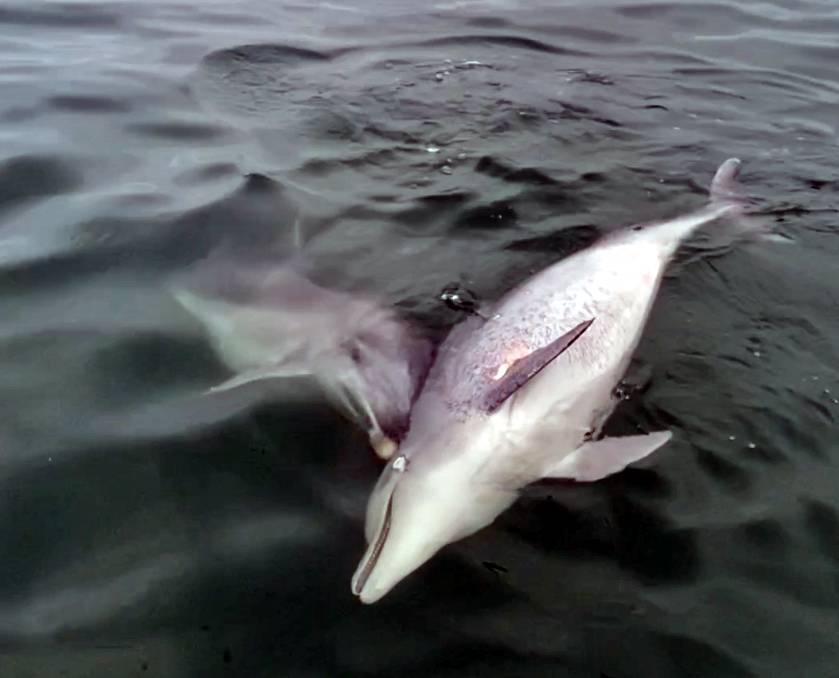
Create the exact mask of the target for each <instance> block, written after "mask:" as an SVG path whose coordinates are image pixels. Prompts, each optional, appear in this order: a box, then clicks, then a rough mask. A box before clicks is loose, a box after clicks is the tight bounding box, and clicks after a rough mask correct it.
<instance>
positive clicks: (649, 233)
mask: <svg viewBox="0 0 839 678" xmlns="http://www.w3.org/2000/svg"><path fill="white" fill-rule="evenodd" d="M739 169H740V162H739V161H738V160H736V159H733V158H732V159H729V160H727V161H726V162H724V163H723V164H722V165H721V166H720V168H719V169H718V170H717V173H716V175H715V176H714V179H713V182H712V183H711V190H710V193H711V200H710V203H709V204H708V205H707V206H706V207H704V208H703V209H700V210H697V211H695V212H692V213H690V214H687V215H685V216H682V217H679V218H676V219H673V220H669V221H663V222H657V223H649V224H643V225H637V226H634V227H632V228H631V229H628V230H626V231H621V232H619V233H615V234H611V235H609V236H606V237H604V238H603V239H602V240H601V241H600V242H599V243H596V244H595V245H593V246H592V247H590V248H588V249H586V250H583V251H581V252H578V253H576V254H574V255H572V256H570V257H568V258H566V259H563V260H562V261H560V262H558V263H556V264H554V265H552V266H550V267H548V268H547V269H545V270H543V271H542V272H540V273H538V274H537V275H535V276H533V277H532V278H530V279H529V280H527V281H525V282H524V283H523V284H521V285H520V286H519V287H517V288H516V289H514V290H512V291H511V292H509V293H508V294H507V295H506V296H504V297H503V298H502V299H500V300H499V301H498V302H497V303H496V304H495V305H494V306H493V307H491V308H489V309H488V310H483V309H482V311H483V312H482V314H481V315H480V316H475V315H472V316H470V317H469V319H468V320H466V321H464V322H462V323H461V324H459V325H457V326H455V328H454V329H453V330H452V331H451V333H450V334H449V336H448V337H447V338H446V340H445V341H444V342H443V343H442V344H441V346H440V349H439V351H438V355H437V357H436V359H435V362H434V364H433V365H432V367H431V370H430V372H429V374H428V377H427V379H426V381H425V383H424V386H423V387H422V390H421V392H420V395H419V397H418V399H417V401H416V403H415V404H414V406H413V409H412V411H411V419H410V428H409V430H408V433H407V436H406V437H405V438H404V440H402V442H401V445H400V447H399V451H398V452H399V453H398V456H396V457H395V458H394V459H393V460H392V461H391V462H390V463H388V465H387V467H386V468H385V469H384V471H383V472H382V475H381V477H380V479H379V481H378V484H377V485H376V487H375V489H374V491H373V493H372V495H371V497H370V500H369V503H368V507H367V518H366V525H365V535H366V538H367V541H368V547H367V551H366V553H365V554H364V557H363V558H362V559H361V562H360V563H359V565H358V568H357V570H356V572H355V575H354V576H353V579H352V591H353V593H354V594H356V595H357V596H359V597H360V599H361V601H362V602H364V603H373V602H375V601H377V600H379V599H380V598H381V597H382V596H384V595H385V594H386V593H388V591H390V590H391V589H392V588H393V587H394V586H395V585H396V584H397V583H398V582H399V581H401V580H402V579H403V578H405V577H406V576H407V575H409V574H410V573H411V572H413V571H414V570H415V569H417V568H418V567H420V566H421V565H422V564H423V563H425V562H426V561H427V560H428V559H429V558H431V557H432V556H433V555H434V554H435V553H436V552H437V551H438V550H439V549H440V548H442V547H443V546H445V545H446V544H448V543H451V542H453V541H456V540H458V539H462V538H463V537H466V536H468V535H470V534H472V533H474V532H476V531H477V530H480V529H481V528H483V527H485V526H486V525H489V524H490V523H491V522H492V521H493V520H494V519H495V518H496V517H497V516H498V515H499V514H500V513H501V512H503V511H504V510H505V509H507V508H508V507H509V506H510V505H511V504H512V503H513V502H514V501H515V500H516V497H517V493H518V490H519V489H521V488H522V487H523V486H525V485H527V484H529V483H532V482H534V481H537V480H539V479H541V478H568V479H573V480H576V481H594V480H599V479H601V478H604V477H605V476H608V475H610V474H613V473H617V472H618V471H621V470H622V469H624V468H625V467H626V466H627V465H628V464H630V463H632V462H635V461H638V460H639V459H642V458H644V457H646V456H647V455H648V454H650V453H651V452H653V451H654V450H656V449H657V448H658V447H660V446H662V445H664V444H665V443H666V442H667V441H668V440H669V439H670V437H671V434H670V432H669V431H661V432H656V433H651V434H648V435H634V436H627V437H619V438H605V439H602V440H598V439H597V438H598V436H599V434H600V429H601V427H602V425H603V423H604V422H605V420H606V418H607V417H608V416H609V414H610V413H611V412H612V410H613V408H614V406H615V404H616V400H615V398H614V396H613V393H614V389H615V386H616V385H617V383H618V382H619V380H620V379H621V378H622V376H623V374H624V372H625V370H626V368H627V366H628V363H629V361H630V358H631V356H632V354H633V352H634V350H635V348H636V346H637V345H638V341H639V339H640V337H641V333H642V330H643V329H644V325H645V323H646V320H647V317H648V315H649V313H650V309H651V307H652V304H653V300H654V299H655V296H656V293H657V292H658V289H659V285H660V283H661V279H662V275H663V273H664V270H665V267H666V266H667V264H668V262H669V261H670V258H671V257H672V255H673V253H674V252H675V250H676V248H677V247H678V246H679V244H680V243H681V242H682V240H684V239H685V238H686V237H687V236H689V235H690V234H691V233H693V232H694V231H695V230H696V229H697V228H699V227H700V226H702V225H704V224H707V223H709V222H711V221H714V220H716V219H718V218H720V217H729V218H733V219H734V221H735V223H740V224H745V223H747V221H746V218H745V217H743V208H744V202H743V201H742V199H740V197H739V196H738V194H737V193H736V191H735V190H734V188H735V187H734V180H735V178H736V175H737V174H738V172H739Z"/></svg>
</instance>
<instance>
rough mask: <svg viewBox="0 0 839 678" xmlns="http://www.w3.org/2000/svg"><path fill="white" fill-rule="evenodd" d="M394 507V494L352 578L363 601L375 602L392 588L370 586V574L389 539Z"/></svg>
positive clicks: (354, 588) (355, 591)
mask: <svg viewBox="0 0 839 678" xmlns="http://www.w3.org/2000/svg"><path fill="white" fill-rule="evenodd" d="M392 509H393V494H391V496H390V497H389V498H388V500H387V507H386V508H385V511H384V515H383V516H382V523H381V525H380V526H379V529H378V531H377V532H376V537H375V539H373V540H372V541H371V542H370V544H369V546H368V547H367V552H366V553H365V554H364V557H363V558H362V559H361V562H360V563H359V564H358V567H357V568H356V571H355V574H354V575H353V578H352V592H353V594H354V595H356V596H358V597H359V598H360V599H361V602H362V603H375V602H376V601H377V600H379V598H381V597H382V596H383V595H385V593H387V592H388V590H390V587H388V588H387V589H382V588H381V587H373V586H368V584H369V583H370V575H372V574H373V572H374V570H375V569H376V564H377V563H378V562H379V556H380V555H381V553H382V549H383V548H384V546H385V542H386V541H387V536H388V534H389V533H390V522H391V513H392Z"/></svg>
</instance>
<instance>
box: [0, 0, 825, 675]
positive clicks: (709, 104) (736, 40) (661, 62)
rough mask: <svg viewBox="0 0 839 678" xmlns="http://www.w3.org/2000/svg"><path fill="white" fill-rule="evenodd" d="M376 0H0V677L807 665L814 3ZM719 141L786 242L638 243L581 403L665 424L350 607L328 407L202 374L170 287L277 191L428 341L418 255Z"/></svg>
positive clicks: (618, 215) (535, 492)
mask: <svg viewBox="0 0 839 678" xmlns="http://www.w3.org/2000/svg"><path fill="white" fill-rule="evenodd" d="M380 4H381V3H355V4H353V5H342V4H341V3H329V4H320V5H310V4H304V3H290V2H289V3H286V2H283V3H276V2H264V1H261V0H258V1H256V2H247V3H245V2H239V3H237V2H233V3H230V2H227V3H217V2H212V3H210V2H208V3H202V4H200V6H196V3H189V4H187V3H182V4H181V3H177V2H176V3H157V2H152V3H147V4H142V3H134V4H127V3H96V2H90V3H82V4H79V3H76V4H68V3H59V2H52V3H42V4H39V5H31V6H30V5H27V4H24V3H17V4H11V5H9V6H7V7H5V8H3V9H2V10H0V59H2V63H3V68H2V69H0V82H2V85H3V92H4V96H3V97H2V102H0V141H2V144H0V149H2V155H1V156H0V283H2V284H1V285H0V318H2V320H3V323H2V329H0V364H2V369H0V392H1V393H2V400H3V403H4V407H3V411H2V414H0V450H2V455H0V546H2V552H3V558H2V559H0V575H2V576H0V643H2V645H3V648H4V651H3V652H2V653H0V669H2V671H0V673H2V675H3V676H6V675H8V676H27V675H59V674H61V675H67V676H83V675H89V674H90V672H91V671H92V670H93V667H96V670H97V671H102V670H105V671H106V672H109V673H110V674H113V675H155V676H194V677H196V678H197V677H199V676H200V677H201V678H205V677H206V676H214V675H221V674H222V673H223V672H229V671H235V672H237V675H246V676H263V675H264V676H268V675H272V676H273V675H283V676H296V675H301V676H321V675H323V676H335V675H341V676H349V675H372V674H376V675H396V674H397V673H398V674H400V675H412V674H413V675H423V676H427V675H435V676H437V675H440V676H446V675H452V676H454V675H457V676H460V675H464V674H472V673H479V672H481V671H484V672H486V673H490V674H493V675H511V676H513V675H522V676H524V675H573V676H578V675H579V676H591V675H594V676H597V675H601V676H611V677H613V678H616V677H619V676H685V675H695V676H758V675H759V676H764V675H771V676H784V675H802V674H806V675H808V676H831V675H834V673H835V666H836V661H837V651H836V643H835V638H836V637H837V636H839V616H837V613H836V610H837V609H839V598H838V597H837V596H839V593H837V591H839V589H837V586H836V567H837V559H839V556H837V550H836V544H839V505H837V500H836V497H837V496H839V492H837V490H838V489H839V487H837V475H836V473H835V472H834V471H835V467H836V463H837V461H836V460H837V458H839V452H837V447H836V443H835V436H833V435H832V431H833V428H834V427H835V425H836V421H837V417H839V404H837V398H839V380H837V377H836V374H837V367H839V355H837V352H836V349H835V347H834V342H833V341H832V338H833V337H834V336H835V335H836V333H837V331H839V325H837V320H836V319H837V317H839V315H837V313H836V310H837V302H838V301H839V298H837V294H836V292H835V285H833V284H832V283H831V281H832V280H833V272H834V271H835V260H836V256H837V244H836V225H835V221H836V212H837V207H836V200H835V197H836V192H837V189H839V176H837V170H836V162H835V157H836V148H835V133H836V129H835V125H836V121H835V110H836V104H837V99H839V82H837V80H836V77H835V62H836V55H837V48H836V46H835V40H834V36H835V34H836V31H837V29H839V9H837V8H834V7H833V6H832V5H830V4H826V3H819V2H816V1H815V0H812V1H806V0H805V1H793V0H783V1H782V0H776V1H773V2H765V3H759V4H751V5H740V4H738V3H734V2H730V3H723V4H708V3H701V2H698V3H672V2H658V1H657V2H653V3H639V2H633V1H632V0H604V1H603V2H597V3H580V2H568V1H564V2H562V3H555V2H527V3H521V2H515V1H513V0H509V1H507V0H502V1H499V2H489V1H487V2H436V3H433V4H432V5H428V6H427V7H426V6H424V7H423V8H421V9H418V8H417V7H416V6H414V5H411V4H410V3H405V2H395V3H387V4H386V7H381V6H379V5H380ZM729 156H738V157H741V158H742V159H743V160H744V163H745V164H746V166H747V167H748V172H747V173H746V180H747V181H748V182H749V186H748V188H749V192H750V193H753V194H755V195H756V196H757V197H758V198H759V200H760V207H761V210H762V211H763V212H765V213H766V214H767V215H769V216H770V218H772V219H773V220H774V222H775V223H776V225H777V226H778V228H779V230H780V231H781V232H783V233H785V234H787V235H789V236H791V237H792V238H793V239H794V243H793V244H791V245H787V246H783V247H780V246H769V247H767V246H758V245H755V246H749V247H743V248H738V249H733V248H729V247H728V246H726V245H722V246H721V245H720V244H719V243H713V242H710V241H708V240H705V239H701V238H700V239H698V240H697V241H696V242H695V243H692V244H691V246H689V247H687V248H685V250H684V252H683V255H682V256H680V258H679V262H678V263H677V265H675V266H674V267H673V268H672V269H671V272H670V274H669V276H668V278H667V280H666V281H665V285H664V287H663V290H662V293H661V296H660V298H659V300H658V302H657V306H656V308H655V310H654V313H653V317H652V320H651V323H650V326H649V327H648V329H647V332H646V333H645V338H644V341H643V342H642V346H641V348H640V350H639V353H638V356H637V359H636V361H635V363H634V364H633V366H632V369H631V371H630V374H629V375H628V377H627V384H628V388H627V390H626V391H625V392H626V393H627V394H628V399H626V400H624V401H622V403H621V406H620V408H619V410H618V412H617V413H616V415H615V416H614V417H613V418H612V420H611V421H610V422H609V424H608V426H607V430H609V431H611V432H613V433H622V432H623V433H626V432H632V431H634V430H635V428H636V426H642V427H645V428H650V429H657V428H671V429H673V430H674V431H675V432H676V436H675V440H674V442H673V443H671V445H670V446H669V447H668V448H667V449H666V450H663V451H662V452H661V453H660V454H659V455H657V456H656V458H655V463H650V464H646V465H643V468H635V469H630V470H628V471H626V472H624V473H622V474H619V475H618V476H615V477H613V478H610V479H607V480H606V481H604V482H602V483H599V484H597V485H593V486H586V487H582V486H580V487H577V486H573V485H566V484H545V485H540V486H538V487H534V488H531V489H530V490H529V491H528V492H527V493H526V495H525V496H524V497H523V498H522V499H521V500H520V501H519V503H518V504H517V505H516V506H514V507H513V509H511V510H510V511H509V512H507V513H506V514H504V516H502V517H501V518H500V519H499V520H498V521H497V522H496V524H495V525H493V526H492V527H491V528H489V529H486V530H484V531H482V532H480V533H478V534H477V535H475V536H474V537H473V538H470V539H468V540H466V541H464V542H462V543H459V544H456V545H453V546H452V547H450V548H448V549H447V550H445V551H444V552H443V553H442V554H440V556H438V557H437V558H436V559H435V560H433V561H432V562H430V563H429V564H428V565H427V566H426V567H425V568H423V569H422V570H421V571H419V572H417V573H416V574H415V575H414V576H413V577H412V578H411V579H410V580H406V581H405V582H404V584H403V585H402V586H400V588H399V589H398V590H395V591H394V592H393V594H391V596H389V597H388V599H387V600H386V601H383V602H382V603H381V604H380V605H376V606H374V607H372V608H366V607H363V606H360V605H358V603H357V601H356V600H355V599H354V598H353V597H352V595H351V593H350V588H349V580H350V576H351V574H352V571H353V569H354V567H355V564H356V562H357V560H358V558H359V557H360V554H361V552H362V549H363V529H362V523H363V510H364V503H365V500H366V496H367V493H368V492H369V490H370V488H371V487H372V484H373V482H374V480H375V478H376V476H377V473H378V469H379V465H378V462H377V461H376V460H375V458H374V456H373V455H372V454H371V452H370V450H369V447H368V445H367V441H366V436H365V435H364V432H363V431H360V430H358V429H357V428H356V427H354V426H353V425H352V424H350V423H349V422H348V421H346V420H345V419H344V418H342V417H341V416H340V414H338V413H336V412H335V411H333V410H332V409H331V408H330V406H329V405H328V403H326V402H325V401H324V399H323V398H322V396H321V395H320V393H319V392H318V391H317V389H312V388H310V387H309V386H307V384H306V382H305V381H303V382H298V381H295V382H293V383H289V384H287V385H286V386H285V387H282V388H278V389H259V388H255V389H244V390H241V391H238V390H237V391H230V392H228V393H226V394H217V395H218V397H206V396H204V395H203V392H204V391H205V390H206V388H207V387H208V386H209V385H212V384H216V383H220V382H221V381H223V380H224V379H226V378H227V377H229V376H230V373H229V371H228V370H227V368H226V367H225V365H224V364H222V363H221V362H220V361H219V358H218V357H217V355H216V353H215V352H214V351H213V349H212V347H211V346H210V345H209V343H208V341H207V339H206V336H205V334H204V332H203V330H202V327H201V326H200V325H199V324H198V323H196V322H195V320H194V319H193V318H191V317H190V316H189V314H187V313H186V312H185V311H184V310H183V308H181V307H180V306H179V305H178V304H177V303H176V302H175V300H174V299H173V298H172V296H171V295H170V294H169V289H170V285H171V284H172V283H173V282H174V281H177V280H179V279H180V278H181V277H182V276H183V275H184V274H185V273H186V272H187V271H189V270H191V267H192V266H193V265H194V264H195V263H196V262H199V261H201V260H203V259H204V258H205V257H207V255H208V254H210V253H212V252H214V251H217V250H218V248H220V247H223V248H227V251H232V252H236V253H237V254H242V255H250V254H253V253H258V254H259V255H261V256H263V257H266V258H271V257H273V256H275V254H276V256H280V255H282V256H286V255H287V249H286V248H287V243H288V239H289V235H290V234H291V232H292V230H293V229H294V228H295V224H296V225H297V226H296V227H297V228H299V229H300V230H301V233H302V234H303V235H304V238H305V240H306V241H307V253H308V255H309V258H308V259H307V261H306V270H305V273H306V275H307V276H309V277H310V278H311V279H312V280H314V281H315V282H316V283H317V284H320V285H323V286H325V287H328V288H329V289H334V290H338V291H344V292H354V293H360V294H369V295H373V296H375V297H377V298H382V299H384V301H385V303H386V304H390V305H393V306H394V307H395V308H396V309H397V311H398V313H399V314H401V315H404V316H406V317H408V318H410V319H411V320H413V321H415V322H417V323H419V325H420V326H421V327H422V329H423V331H424V332H425V333H426V334H427V335H428V336H429V337H432V338H434V339H439V338H440V337H441V336H442V335H443V334H444V333H445V331H446V330H447V329H448V328H449V327H450V326H451V325H452V324H453V323H455V322H457V321H458V320H459V319H461V318H462V317H463V312H462V310H461V309H459V308H450V307H449V306H447V305H446V304H445V303H443V302H442V301H441V300H440V299H439V295H440V293H441V290H443V289H444V288H445V287H446V286H452V289H458V290H468V291H469V293H470V295H474V297H475V298H477V299H481V300H490V299H493V298H495V297H497V296H498V295H499V294H500V293H501V292H503V291H505V290H506V289H508V288H509V287H511V286H512V285H513V284H515V283H516V282H518V281H519V280H521V279H523V278H524V277H526V276H527V275H529V274H531V273H532V272H533V271H535V270H538V269H539V268H541V267H542V266H545V265H547V264H548V263H550V262H552V261H555V260H557V259H558V258H560V257H562V256H566V255H567V254H569V253H570V252H573V251H575V250H576V249H579V248H580V247H584V246H585V245H587V244H589V243H590V242H592V241H593V239H594V238H596V237H597V236H598V235H599V234H601V233H604V232H606V231H609V230H612V229H614V228H618V227H620V226H623V225H626V224H629V223H632V222H635V221H641V220H650V219H656V218H661V217H667V216H672V215H675V214H678V213H680V212H681V211H683V210H685V209H686V208H691V207H693V206H696V205H698V204H700V203H701V202H702V200H703V196H704V190H705V189H704V183H705V180H706V178H707V176H709V175H710V173H711V172H712V171H713V169H714V168H715V167H716V166H717V165H718V164H719V162H720V161H721V160H722V159H724V158H726V157H729ZM470 298H471V297H470ZM104 666H106V667H107V669H102V667H104ZM61 672H63V673H61Z"/></svg>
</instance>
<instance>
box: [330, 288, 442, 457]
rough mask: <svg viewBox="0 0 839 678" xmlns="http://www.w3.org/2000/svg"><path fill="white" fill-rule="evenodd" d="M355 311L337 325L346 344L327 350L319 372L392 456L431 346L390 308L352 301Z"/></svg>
mask: <svg viewBox="0 0 839 678" xmlns="http://www.w3.org/2000/svg"><path fill="white" fill-rule="evenodd" d="M347 306H348V308H349V307H350V304H347ZM352 315H353V316H354V317H353V318H351V319H350V318H344V319H343V320H342V321H341V324H340V326H336V327H335V329H334V332H333V333H332V334H333V336H338V337H340V338H341V339H340V343H339V345H338V346H337V347H336V348H334V349H332V348H329V349H328V351H324V360H323V361H322V362H321V365H320V367H319V368H318V367H316V375H317V376H318V378H319V379H320V381H321V384H322V385H323V386H324V388H325V390H326V392H327V394H330V395H331V396H332V398H333V400H334V401H336V402H337V403H338V404H339V405H340V406H341V407H343V409H344V410H345V411H347V413H348V414H349V415H350V417H351V418H352V419H353V420H355V421H357V422H359V423H363V424H364V425H365V426H366V427H367V430H368V433H369V435H370V439H371V443H372V445H373V447H374V448H375V449H376V452H377V453H378V454H379V455H380V456H382V457H384V458H388V457H390V456H391V454H392V453H393V451H394V450H395V448H396V445H397V444H398V441H400V440H401V439H402V438H403V437H404V435H405V433H406V431H407V428H408V413H409V412H410V409H411V404H412V403H413V401H414V398H415V396H416V394H417V391H418V388H419V386H420V384H421V383H422V379H423V377H424V376H425V373H426V371H427V368H428V363H429V360H430V353H431V351H430V345H429V343H428V341H427V340H425V339H424V338H422V337H420V336H417V335H415V334H414V333H413V331H412V329H411V328H410V327H409V326H408V325H407V324H406V323H404V322H402V320H401V319H399V318H398V317H397V316H396V315H395V314H394V313H393V312H392V311H391V310H390V309H384V308H382V307H380V306H377V305H375V304H374V303H371V302H368V300H366V299H353V300H352Z"/></svg>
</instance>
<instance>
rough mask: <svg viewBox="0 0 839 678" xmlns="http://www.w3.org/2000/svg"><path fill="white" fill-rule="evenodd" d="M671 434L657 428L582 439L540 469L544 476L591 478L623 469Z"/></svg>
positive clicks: (644, 455) (653, 449)
mask: <svg viewBox="0 0 839 678" xmlns="http://www.w3.org/2000/svg"><path fill="white" fill-rule="evenodd" d="M672 436H673V434H672V433H671V432H670V431H657V432H655V433H649V434H644V435H637V436H623V437H618V438H603V439H602V440H596V441H589V442H587V443H583V444H582V445H581V446H580V447H578V448H577V449H576V450H574V451H573V452H572V453H571V454H569V455H567V456H565V457H563V458H562V459H561V460H560V461H559V462H557V463H556V464H554V465H552V466H549V467H548V468H546V469H545V470H544V472H543V477H545V478H565V479H569V480H576V481H578V482H593V481H595V480H600V479H601V478H605V477H606V476H610V475H612V474H614V473H618V472H620V471H623V469H625V468H626V467H627V466H629V464H631V463H633V462H636V461H638V460H639V459H643V458H644V457H646V456H647V455H649V454H652V453H653V452H655V451H656V450H657V449H658V448H659V447H661V446H662V445H664V444H665V443H666V442H667V441H668V440H670V438H671V437H672Z"/></svg>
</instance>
